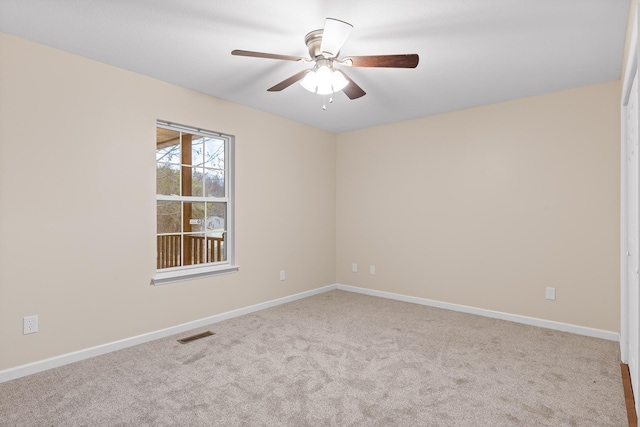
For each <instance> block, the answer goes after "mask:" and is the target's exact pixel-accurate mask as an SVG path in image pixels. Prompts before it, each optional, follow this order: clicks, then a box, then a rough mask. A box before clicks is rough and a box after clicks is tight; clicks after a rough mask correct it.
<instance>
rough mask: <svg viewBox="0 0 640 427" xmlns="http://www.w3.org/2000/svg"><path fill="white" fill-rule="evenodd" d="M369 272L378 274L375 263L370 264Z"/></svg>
mask: <svg viewBox="0 0 640 427" xmlns="http://www.w3.org/2000/svg"><path fill="white" fill-rule="evenodd" d="M369 274H376V266H375V265H370V266H369Z"/></svg>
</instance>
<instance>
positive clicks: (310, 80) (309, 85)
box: [300, 70, 318, 93]
mask: <svg viewBox="0 0 640 427" xmlns="http://www.w3.org/2000/svg"><path fill="white" fill-rule="evenodd" d="M300 85H301V86H302V87H303V88H305V89H306V90H308V91H309V92H313V93H316V88H317V87H318V76H316V73H315V72H314V71H313V70H311V71H309V72H308V73H307V74H305V75H304V77H303V78H302V80H301V81H300Z"/></svg>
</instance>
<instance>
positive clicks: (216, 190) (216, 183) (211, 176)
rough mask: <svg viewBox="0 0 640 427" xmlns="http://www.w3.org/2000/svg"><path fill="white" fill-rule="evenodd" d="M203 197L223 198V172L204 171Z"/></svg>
mask: <svg viewBox="0 0 640 427" xmlns="http://www.w3.org/2000/svg"><path fill="white" fill-rule="evenodd" d="M204 173H205V177H204V178H205V181H204V184H205V188H204V195H205V197H224V171H223V170H219V169H205V170H204Z"/></svg>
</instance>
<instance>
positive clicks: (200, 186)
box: [189, 168, 204, 197]
mask: <svg viewBox="0 0 640 427" xmlns="http://www.w3.org/2000/svg"><path fill="white" fill-rule="evenodd" d="M189 169H191V194H190V195H191V196H198V197H202V195H203V194H204V183H203V180H204V176H203V174H202V168H189Z"/></svg>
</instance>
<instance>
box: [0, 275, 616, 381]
mask: <svg viewBox="0 0 640 427" xmlns="http://www.w3.org/2000/svg"><path fill="white" fill-rule="evenodd" d="M335 289H339V290H342V291H348V292H355V293H360V294H364V295H370V296H374V297H380V298H388V299H393V300H398V301H404V302H410V303H414V304H420V305H426V306H431V307H437V308H444V309H447V310H454V311H460V312H463V313H469V314H476V315H479V316H485V317H491V318H494V319H502V320H508V321H511V322H516V323H523V324H525V325H531V326H538V327H542V328H547V329H554V330H558V331H564V332H571V333H574V334H578V335H586V336H589V337H595V338H602V339H606V340H610V341H619V340H620V335H619V334H618V333H616V332H610V331H603V330H600V329H592V328H587V327H583V326H576V325H571V324H567V323H561V322H554V321H551V320H543V319H537V318H534V317H527V316H519V315H516V314H509V313H502V312H499V311H491V310H485V309H482V308H475V307H469V306H465V305H458V304H451V303H446V302H440V301H435V300H430V299H426V298H418V297H412V296H407V295H401V294H395V293H392V292H384V291H376V290H372V289H365V288H359V287H356V286H348V285H341V284H335V285H328V286H324V287H321V288H317V289H312V290H310V291H306V292H300V293H298V294H294V295H289V296H286V297H282V298H278V299H274V300H271V301H266V302H263V303H260V304H255V305H251V306H248V307H244V308H239V309H237V310H232V311H228V312H226V313H221V314H217V315H215V316H210V317H205V318H204V319H200V320H194V321H192V322H187V323H183V324H180V325H176V326H172V327H170V328H166V329H161V330H159V331H154V332H149V333H147V334H142V335H137V336H135V337H131V338H125V339H123V340H120V341H115V342H111V343H107V344H103V345H99V346H96V347H91V348H87V349H84V350H79V351H75V352H73V353H67V354H63V355H60V356H57V357H52V358H50V359H45V360H40V361H37V362H33V363H29V364H26V365H21V366H17V367H15V368H10V369H6V370H4V371H0V383H2V382H6V381H10V380H13V379H17V378H20V377H24V376H27V375H31V374H35V373H38V372H42V371H46V370H48V369H52V368H57V367H59V366H63V365H68V364H70V363H74V362H78V361H80V360H84V359H89V358H91V357H95V356H100V355H102V354H106V353H110V352H112V351H116V350H121V349H123V348H127V347H132V346H134V345H138V344H144V343H146V342H150V341H153V340H157V339H160V338H165V337H168V336H171V335H175V334H180V333H182V332H186V331H190V330H192V329H196V328H200V327H203V326H207V325H211V324H213V323H218V322H222V321H224V320H228V319H232V318H234V317H239V316H243V315H245V314H250V313H254V312H256V311H260V310H264V309H267V308H271V307H275V306H278V305H281V304H286V303H288V302H292V301H296V300H299V299H302V298H307V297H310V296H313V295H317V294H321V293H323V292H327V291H331V290H335Z"/></svg>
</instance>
